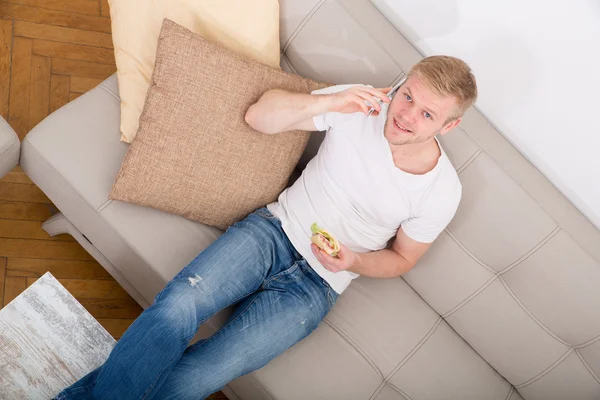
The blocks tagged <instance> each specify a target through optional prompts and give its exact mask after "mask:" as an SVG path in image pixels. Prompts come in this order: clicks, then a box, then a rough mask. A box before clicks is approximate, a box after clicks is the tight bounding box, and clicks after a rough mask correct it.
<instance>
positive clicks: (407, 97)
mask: <svg viewBox="0 0 600 400" xmlns="http://www.w3.org/2000/svg"><path fill="white" fill-rule="evenodd" d="M404 97H406V100H408V101H412V97H410V96H409V95H407V94H405V95H404Z"/></svg>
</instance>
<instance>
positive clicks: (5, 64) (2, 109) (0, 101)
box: [0, 19, 12, 120]
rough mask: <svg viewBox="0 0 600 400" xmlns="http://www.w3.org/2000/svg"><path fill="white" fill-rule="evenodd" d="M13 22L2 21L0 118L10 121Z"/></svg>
mask: <svg viewBox="0 0 600 400" xmlns="http://www.w3.org/2000/svg"><path fill="white" fill-rule="evenodd" d="M11 54H12V21H6V20H3V19H0V116H2V118H4V119H5V120H8V95H9V88H10V57H11Z"/></svg>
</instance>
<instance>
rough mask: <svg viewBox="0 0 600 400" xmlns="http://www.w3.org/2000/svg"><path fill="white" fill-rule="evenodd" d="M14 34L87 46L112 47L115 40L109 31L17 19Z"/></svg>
mask: <svg viewBox="0 0 600 400" xmlns="http://www.w3.org/2000/svg"><path fill="white" fill-rule="evenodd" d="M14 35H15V36H18V37H26V38H30V39H45V40H53V41H55V42H65V43H74V44H82V45H86V46H95V47H102V48H105V49H112V48H113V42H112V37H111V35H110V34H109V33H102V32H92V31H84V30H81V29H72V28H64V27H61V26H53V25H44V24H34V23H31V22H24V21H15V22H14Z"/></svg>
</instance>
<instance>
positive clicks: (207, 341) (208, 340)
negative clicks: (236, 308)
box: [188, 296, 258, 354]
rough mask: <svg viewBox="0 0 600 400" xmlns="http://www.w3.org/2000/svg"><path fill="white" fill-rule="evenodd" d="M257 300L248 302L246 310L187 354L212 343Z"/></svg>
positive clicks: (256, 297) (255, 298)
mask: <svg viewBox="0 0 600 400" xmlns="http://www.w3.org/2000/svg"><path fill="white" fill-rule="evenodd" d="M257 299H258V296H255V297H254V298H253V299H252V301H251V302H250V304H248V305H247V306H246V308H245V309H244V311H242V312H241V313H239V315H238V316H237V317H235V318H234V319H232V320H231V321H229V322H227V324H225V325H223V326H222V327H221V328H220V329H219V330H218V331H216V332H215V333H214V334H213V335H212V336H211V337H209V338H207V339H205V340H204V341H203V342H202V343H200V344H199V345H198V346H195V347H194V348H193V349H192V351H190V352H189V353H188V354H190V353H193V352H195V351H196V350H197V349H199V348H201V347H204V345H205V344H207V343H210V342H212V341H213V339H214V338H215V337H216V336H217V335H218V334H219V333H221V332H223V331H224V330H225V329H226V328H228V327H229V326H230V325H231V324H233V323H234V322H236V321H237V320H238V319H240V318H241V317H242V316H244V314H246V312H247V311H248V309H249V308H250V307H252V305H254V303H255V302H256V300H257Z"/></svg>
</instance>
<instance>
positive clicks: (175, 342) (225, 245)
mask: <svg viewBox="0 0 600 400" xmlns="http://www.w3.org/2000/svg"><path fill="white" fill-rule="evenodd" d="M280 235H281V232H280V230H279V229H278V228H277V226H276V225H274V222H273V221H272V220H268V219H266V218H264V217H261V216H258V215H256V214H251V215H250V216H249V217H248V218H246V219H245V220H244V221H242V222H240V223H237V224H235V225H234V226H232V227H230V228H229V229H228V230H227V232H226V233H225V234H223V236H221V237H220V238H219V239H217V240H216V241H215V242H214V243H213V244H212V245H211V246H209V247H208V248H207V249H206V250H204V251H203V252H202V253H200V254H199V255H198V256H197V257H196V259H195V260H194V261H192V262H191V263H190V264H189V265H188V266H187V267H185V268H184V269H183V270H182V271H181V272H180V273H179V274H177V276H175V278H173V280H171V281H170V282H169V283H168V284H167V286H166V287H165V288H164V289H163V290H162V291H161V292H160V293H159V294H158V295H157V296H156V298H155V301H154V304H153V305H152V306H150V307H149V308H148V309H146V310H145V311H144V312H143V313H142V314H141V315H140V316H139V317H138V318H137V319H136V320H135V321H134V322H133V324H132V325H131V326H130V327H129V329H128V330H127V331H126V332H125V334H124V335H123V336H122V337H121V339H120V340H119V342H118V343H117V345H116V346H115V348H114V349H113V351H112V352H111V354H110V356H109V358H108V360H107V361H106V363H105V364H104V365H103V366H102V367H101V368H100V369H99V371H96V373H90V374H88V375H87V376H86V377H84V378H83V379H82V381H80V382H77V383H76V384H74V385H73V386H72V387H71V388H68V389H66V390H65V391H63V392H61V393H60V394H59V395H58V396H57V399H88V398H92V391H93V398H95V399H119V400H122V399H141V398H147V396H148V393H149V392H151V391H152V390H153V389H156V388H158V387H159V386H160V384H161V383H162V382H163V381H164V379H165V378H166V376H168V375H169V373H170V371H171V370H172V369H173V367H174V366H175V365H176V364H177V362H178V361H179V359H180V358H181V356H182V354H183V352H184V350H185V349H186V347H187V346H188V343H189V341H190V340H191V339H192V337H193V336H194V334H195V333H196V330H197V329H198V326H199V325H200V324H201V323H203V322H204V321H205V320H206V319H208V318H210V317H211V316H212V315H213V314H215V313H216V312H218V311H220V310H221V309H223V308H225V307H227V306H229V305H231V304H234V303H236V302H237V301H239V300H241V299H243V298H245V297H247V296H248V295H250V294H251V293H253V292H255V291H256V290H257V289H258V288H259V287H260V285H261V284H262V283H263V281H264V279H265V277H266V276H267V275H268V273H269V271H270V269H271V267H272V266H273V265H281V264H286V263H287V265H291V264H292V263H293V258H294V254H293V253H292V252H291V251H290V250H289V248H287V247H285V246H283V245H282V241H281V240H280Z"/></svg>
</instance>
